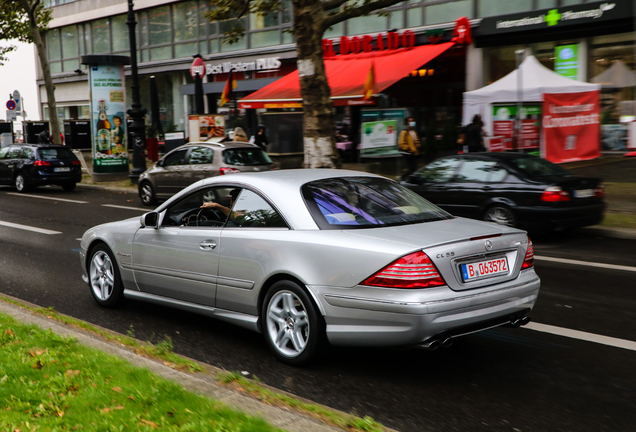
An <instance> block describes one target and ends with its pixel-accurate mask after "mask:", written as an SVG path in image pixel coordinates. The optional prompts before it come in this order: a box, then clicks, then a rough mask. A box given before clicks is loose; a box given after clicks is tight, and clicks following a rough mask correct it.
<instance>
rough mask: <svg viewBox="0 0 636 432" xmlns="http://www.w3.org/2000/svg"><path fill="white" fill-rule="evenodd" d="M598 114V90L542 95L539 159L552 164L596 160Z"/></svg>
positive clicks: (598, 145) (598, 150)
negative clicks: (541, 130)
mask: <svg viewBox="0 0 636 432" xmlns="http://www.w3.org/2000/svg"><path fill="white" fill-rule="evenodd" d="M599 112H600V107H599V92H598V90H596V91H590V92H582V93H544V94H543V119H542V122H543V138H544V139H543V140H542V146H541V156H542V157H543V158H544V159H547V160H549V161H550V162H553V163H563V162H571V161H578V160H586V159H594V158H597V157H599V156H600V155H601V152H600V148H601V147H600V140H599V131H600V129H599V128H600V122H599V117H600V116H599Z"/></svg>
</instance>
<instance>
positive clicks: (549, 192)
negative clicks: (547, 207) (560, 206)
mask: <svg viewBox="0 0 636 432" xmlns="http://www.w3.org/2000/svg"><path fill="white" fill-rule="evenodd" d="M541 201H545V202H559V201H570V194H569V193H567V192H566V191H564V190H563V189H561V188H560V187H559V186H550V187H549V188H547V189H546V190H544V191H543V193H542V194H541Z"/></svg>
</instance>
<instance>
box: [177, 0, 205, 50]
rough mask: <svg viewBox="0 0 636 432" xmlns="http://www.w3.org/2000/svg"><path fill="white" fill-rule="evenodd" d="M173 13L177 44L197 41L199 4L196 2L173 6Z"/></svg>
mask: <svg viewBox="0 0 636 432" xmlns="http://www.w3.org/2000/svg"><path fill="white" fill-rule="evenodd" d="M173 11H174V40H175V42H181V41H186V40H191V39H196V38H197V3H196V2H195V1H188V2H181V3H177V4H175V5H173ZM204 34H205V33H204Z"/></svg>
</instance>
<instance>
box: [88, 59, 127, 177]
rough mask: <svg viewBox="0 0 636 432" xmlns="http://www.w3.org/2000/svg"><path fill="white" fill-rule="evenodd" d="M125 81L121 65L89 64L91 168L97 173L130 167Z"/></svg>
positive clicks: (112, 171) (123, 169)
mask: <svg viewBox="0 0 636 432" xmlns="http://www.w3.org/2000/svg"><path fill="white" fill-rule="evenodd" d="M124 85H125V80H124V66H123V65H113V64H97V65H95V64H94V65H91V68H90V88H91V133H92V138H93V140H92V141H93V169H94V171H95V172H98V173H114V172H127V171H128V170H129V167H128V147H127V143H126V137H127V134H126V92H125V87H124Z"/></svg>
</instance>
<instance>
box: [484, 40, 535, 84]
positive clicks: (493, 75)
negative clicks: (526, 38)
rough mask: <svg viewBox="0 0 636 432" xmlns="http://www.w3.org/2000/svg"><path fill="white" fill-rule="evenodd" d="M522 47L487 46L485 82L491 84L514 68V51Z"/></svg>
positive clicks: (515, 61) (515, 64) (515, 60)
mask: <svg viewBox="0 0 636 432" xmlns="http://www.w3.org/2000/svg"><path fill="white" fill-rule="evenodd" d="M524 48H525V47H524V46H522V45H512V46H507V47H501V48H487V49H486V62H485V63H486V64H485V67H486V80H487V84H492V83H493V82H495V81H497V80H498V79H501V78H503V77H504V76H506V75H508V74H509V73H510V72H512V71H513V70H515V69H516V67H517V58H516V54H515V51H516V50H519V49H524Z"/></svg>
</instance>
